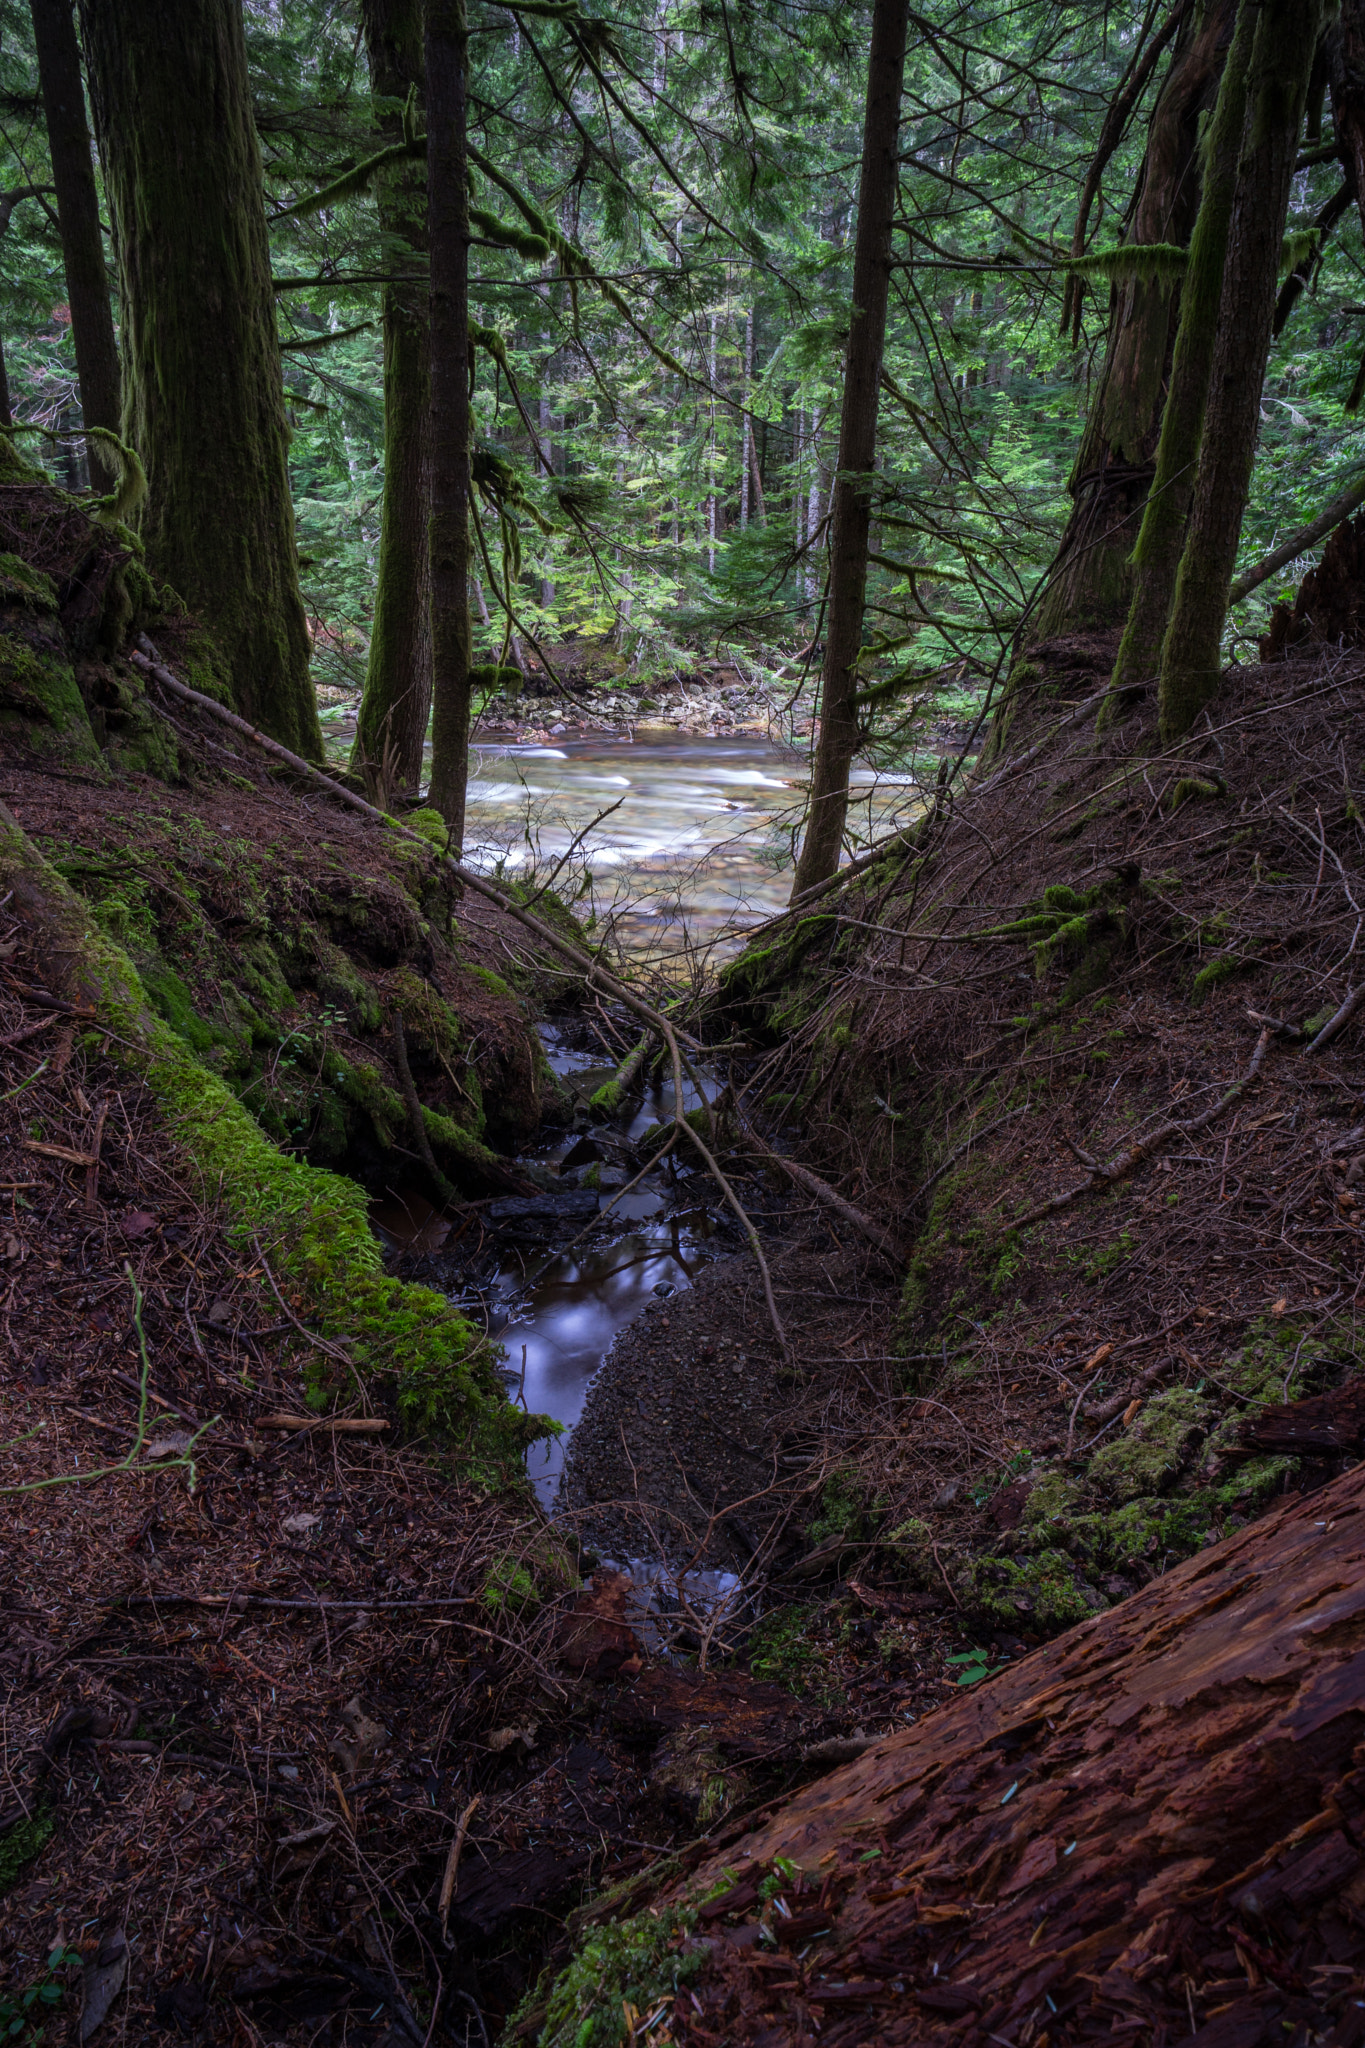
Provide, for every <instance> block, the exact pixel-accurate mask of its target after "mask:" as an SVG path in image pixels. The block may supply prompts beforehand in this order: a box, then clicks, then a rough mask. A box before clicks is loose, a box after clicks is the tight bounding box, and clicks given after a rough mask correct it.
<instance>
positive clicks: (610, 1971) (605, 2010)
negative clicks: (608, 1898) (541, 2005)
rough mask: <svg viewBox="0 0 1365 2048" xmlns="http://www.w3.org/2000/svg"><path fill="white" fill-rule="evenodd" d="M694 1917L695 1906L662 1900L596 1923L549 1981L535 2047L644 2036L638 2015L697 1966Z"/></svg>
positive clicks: (595, 2044)
mask: <svg viewBox="0 0 1365 2048" xmlns="http://www.w3.org/2000/svg"><path fill="white" fill-rule="evenodd" d="M696 1924H697V1909H696V1907H695V1906H666V1907H664V1908H663V1909H662V1910H660V1911H653V1910H650V1911H646V1912H643V1913H639V1914H636V1915H635V1916H634V1918H632V1919H629V1920H622V1921H620V1922H610V1923H608V1924H607V1925H605V1926H597V1927H593V1928H592V1929H591V1930H590V1931H589V1933H588V1934H586V1935H585V1937H584V1938H583V1940H582V1941H581V1942H580V1944H579V1946H578V1949H577V1951H576V1952H575V1955H574V1958H573V1961H572V1962H571V1963H569V1965H568V1966H567V1968H565V1969H564V1970H562V1971H561V1972H560V1974H559V1975H558V1977H557V1978H556V1979H555V1981H554V1983H553V1985H552V1986H551V1989H550V1994H549V1998H548V2000H547V2002H546V2005H545V2017H544V2021H543V2024H542V2026H541V2030H540V2033H539V2035H538V2036H537V2039H538V2042H539V2044H540V2048H617V2044H618V2043H621V2042H626V2041H637V2040H639V2039H641V2038H642V2036H641V2033H640V2031H639V2028H640V2023H641V2022H642V2021H644V2020H647V2019H648V2018H649V2017H650V2016H651V2014H652V2013H653V2011H654V2008H655V2007H656V2006H657V2005H658V2003H659V2001H660V1999H662V1998H664V1997H672V1996H674V1995H676V1993H677V1991H678V1990H679V1988H680V1987H681V1986H682V1985H685V1984H686V1983H688V1981H689V1980H690V1979H691V1978H692V1977H694V1976H696V1975H697V1973H698V1972H699V1970H700V1969H701V1965H702V1962H703V1960H704V1958H705V1951H704V1950H703V1949H702V1948H701V1947H700V1946H699V1945H698V1946H696V1947H689V1946H688V1937H689V1936H690V1935H691V1934H692V1931H693V1929H694V1928H695V1927H696ZM535 2003H536V2001H535V1999H534V1997H532V1998H528V1999H527V2000H526V2002H525V2005H524V2006H523V2008H522V2010H521V2012H520V2013H518V2014H514V2015H513V2019H512V2021H511V2022H509V2029H508V2033H509V2038H511V2036H512V2035H513V2034H515V2033H517V2032H519V2031H520V2030H521V2028H522V2027H523V2026H524V2025H525V2023H526V2020H527V2018H528V2016H529V2011H530V2009H531V2008H532V2007H533V2005H534V2004H535Z"/></svg>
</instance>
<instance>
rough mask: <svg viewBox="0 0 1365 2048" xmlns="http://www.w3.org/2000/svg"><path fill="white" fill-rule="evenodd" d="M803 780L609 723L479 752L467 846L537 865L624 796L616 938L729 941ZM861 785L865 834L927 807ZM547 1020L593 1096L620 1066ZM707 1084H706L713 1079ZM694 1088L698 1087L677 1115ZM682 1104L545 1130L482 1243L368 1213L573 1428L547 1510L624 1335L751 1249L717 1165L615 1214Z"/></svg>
mask: <svg viewBox="0 0 1365 2048" xmlns="http://www.w3.org/2000/svg"><path fill="white" fill-rule="evenodd" d="M929 765H930V768H931V769H932V765H933V764H932V763H930V764H929ZM922 772H923V771H922ZM804 774H805V763H804V761H803V760H802V758H801V757H800V756H798V755H795V754H793V753H791V752H789V751H785V750H782V749H779V748H778V747H776V746H774V745H771V744H769V743H767V742H765V741H764V740H762V739H759V738H757V737H752V736H750V737H736V738H721V737H716V738H710V737H705V736H697V735H684V734H668V733H656V734H650V735H647V736H646V735H640V734H637V736H636V737H635V739H634V740H633V741H632V740H631V739H629V738H628V737H626V736H624V735H623V736H621V737H619V738H618V737H616V736H614V735H601V736H594V737H592V738H591V739H575V740H566V741H565V742H564V743H563V744H557V745H551V746H505V747H496V748H495V747H492V746H487V747H482V748H479V749H476V750H475V753H474V756H473V758H472V759H471V779H470V784H469V803H468V813H467V834H468V836H467V842H466V857H467V858H469V859H471V860H473V861H474V862H476V863H477V864H478V865H480V866H483V867H484V868H486V869H487V868H497V867H498V866H499V865H501V867H502V868H503V870H504V871H509V870H511V871H515V870H516V869H517V868H525V867H526V866H528V865H529V866H534V867H535V868H536V869H537V870H538V871H541V872H543V871H544V869H545V867H546V866H547V865H548V864H549V863H551V862H553V861H554V860H555V859H557V858H559V856H561V855H562V854H564V853H565V852H566V851H567V850H568V849H569V848H570V847H571V846H572V844H573V842H574V839H575V835H576V834H579V833H581V832H582V831H583V829H584V828H585V827H586V826H588V825H589V824H590V822H591V821H592V819H593V818H594V817H596V815H597V814H598V813H599V812H600V811H601V810H603V809H604V808H605V806H606V805H607V804H609V803H619V808H618V809H616V810H615V811H614V812H613V814H612V816H611V817H610V818H609V819H608V820H606V821H605V822H604V824H603V825H602V826H601V827H599V828H597V829H596V830H594V831H593V832H592V833H591V835H590V837H589V838H588V840H587V841H586V864H587V867H588V868H589V869H590V871H591V877H592V879H591V883H590V885H589V886H590V887H591V890H592V896H593V903H594V907H595V908H596V909H597V911H598V913H599V915H600V914H602V913H603V912H604V911H606V910H607V909H609V908H611V907H612V906H613V905H614V906H615V908H616V914H617V917H618V925H617V929H618V932H619V933H620V935H621V937H622V939H623V941H624V943H625V944H626V946H627V947H628V948H630V949H632V950H635V951H637V952H656V951H659V950H669V949H671V948H677V947H679V946H681V945H683V944H687V943H691V944H694V945H696V944H701V945H706V946H709V947H710V948H711V949H712V950H713V952H716V953H724V952H726V951H729V950H732V949H734V948H736V947H738V945H739V944H740V943H742V934H743V931H744V930H745V929H746V928H747V927H749V926H751V925H753V924H755V923H757V922H758V921H759V920H760V919H761V918H763V917H765V916H767V915H770V914H771V913H772V912H773V911H774V910H776V909H778V908H780V906H781V905H782V903H783V902H784V901H785V900H786V896H787V893H788V890H789V889H790V886H791V885H790V870H789V868H787V867H786V866H785V863H783V862H782V861H781V859H780V856H781V854H782V852H783V845H784V842H783V835H782V833H781V824H782V820H783V818H784V816H787V817H790V816H793V815H795V813H796V810H797V807H798V806H799V802H800V790H799V783H800V781H801V779H802V778H803V777H804ZM858 797H859V803H860V807H861V818H862V822H863V824H864V827H865V829H868V830H873V831H877V832H885V831H887V830H889V829H891V827H892V825H893V824H894V823H895V822H898V821H899V820H901V819H903V818H905V817H908V816H912V815H913V814H914V811H915V809H917V808H918V805H919V802H920V798H919V794H918V787H917V782H916V778H914V777H912V776H910V775H908V774H907V775H890V776H887V775H883V776H874V775H873V774H872V772H871V771H870V770H869V771H860V772H859V781H858ZM855 815H858V813H856V812H855ZM541 1030H542V1038H543V1040H544V1042H545V1047H546V1052H547V1055H548V1057H549V1060H550V1063H551V1065H552V1066H553V1067H554V1068H555V1070H556V1072H558V1073H559V1074H560V1075H561V1076H562V1077H563V1078H564V1079H565V1080H566V1081H567V1082H568V1084H569V1086H570V1088H571V1090H572V1091H573V1092H574V1094H575V1095H576V1096H577V1097H578V1098H579V1100H580V1102H581V1103H582V1104H584V1105H586V1102H587V1098H588V1096H589V1095H591V1093H592V1092H593V1090H594V1089H595V1088H597V1087H598V1086H599V1085H600V1083H601V1082H602V1081H603V1080H605V1079H607V1078H608V1077H609V1075H610V1073H611V1071H612V1069H611V1067H610V1066H606V1065H603V1064H602V1055H601V1054H600V1052H590V1051H584V1050H581V1049H578V1048H576V1046H575V1044H574V1043H573V1042H572V1038H571V1035H567V1034H566V1032H565V1031H562V1030H560V1029H559V1028H558V1027H556V1026H554V1025H545V1026H542V1027H541ZM701 1078H702V1086H703V1087H704V1088H707V1087H709V1077H708V1076H707V1075H706V1073H705V1072H704V1071H703V1073H702V1076H701ZM695 1100H696V1097H695V1095H693V1094H692V1093H691V1091H690V1089H689V1091H688V1094H687V1096H686V1099H685V1101H684V1104H683V1107H684V1109H690V1108H692V1107H693V1106H694V1104H695ZM671 1114H672V1087H671V1083H670V1084H668V1085H665V1086H662V1087H659V1086H655V1087H653V1088H651V1089H650V1090H649V1091H648V1092H647V1093H646V1096H645V1098H644V1100H643V1102H641V1103H640V1104H639V1105H638V1107H636V1108H635V1110H634V1111H633V1112H632V1113H631V1115H630V1116H629V1117H628V1119H627V1120H626V1121H625V1122H624V1123H623V1124H621V1125H620V1126H619V1127H617V1128H615V1129H613V1130H606V1131H604V1130H602V1129H601V1127H593V1128H592V1129H591V1130H590V1131H584V1130H583V1129H582V1128H581V1126H582V1124H583V1123H584V1122H585V1119H584V1118H579V1119H577V1122H578V1123H579V1125H580V1128H579V1129H571V1130H562V1131H559V1132H547V1133H546V1136H545V1140H544V1142H543V1143H542V1144H540V1145H539V1146H537V1147H534V1148H533V1149H532V1150H531V1151H530V1152H528V1153H526V1154H524V1155H523V1157H524V1158H525V1159H528V1160H534V1161H536V1162H537V1163H538V1164H540V1165H541V1166H542V1167H544V1168H547V1169H549V1171H550V1173H552V1174H554V1175H555V1180H554V1182H553V1184H552V1186H553V1192H548V1191H547V1192H546V1194H545V1195H544V1196H543V1197H541V1198H539V1199H537V1200H506V1201H497V1202H493V1203H491V1204H488V1205H485V1207H484V1208H483V1211H482V1228H481V1233H480V1235H479V1237H478V1241H477V1243H472V1242H471V1240H470V1239H469V1236H468V1232H467V1230H466V1229H465V1228H464V1227H463V1226H462V1227H461V1229H460V1230H459V1231H458V1232H457V1231H456V1230H455V1229H454V1227H453V1226H452V1225H451V1224H450V1223H449V1222H448V1221H446V1220H445V1219H443V1218H440V1217H438V1216H436V1215H435V1214H434V1212H433V1211H432V1210H431V1208H430V1206H429V1205H428V1204H426V1203H424V1202H422V1201H421V1200H420V1198H417V1199H413V1200H410V1201H409V1202H407V1203H406V1204H396V1203H387V1204H384V1205H381V1206H379V1207H377V1208H376V1209H375V1211H374V1212H373V1215H374V1221H375V1224H376V1227H377V1228H378V1229H379V1230H380V1231H381V1233H382V1234H383V1235H384V1236H385V1237H386V1238H387V1239H388V1241H389V1242H390V1244H392V1245H394V1246H395V1247H399V1246H405V1247H407V1248H410V1249H414V1250H420V1251H423V1252H426V1253H429V1254H430V1255H432V1257H433V1259H434V1262H435V1268H434V1272H433V1275H432V1277H433V1279H434V1281H435V1284H437V1285H440V1286H442V1287H443V1288H444V1289H445V1290H446V1291H447V1292H448V1293H449V1294H450V1296H451V1298H452V1299H453V1300H455V1301H457V1302H458V1303H459V1304H460V1306H461V1307H463V1308H464V1309H465V1310H466V1311H467V1312H468V1313H469V1314H470V1315H471V1317H473V1318H474V1319H476V1320H479V1321H481V1322H483V1323H485V1325H486V1326H487V1327H488V1328H489V1329H490V1331H491V1332H492V1333H493V1334H494V1335H496V1336H498V1337H499V1338H500V1340H501V1342H502V1343H503V1345H504V1346H505V1349H506V1353H507V1366H508V1379H509V1389H510V1391H511V1393H512V1395H513V1397H514V1398H515V1399H518V1400H520V1401H522V1402H524V1404H525V1406H526V1408H527V1409H528V1410H529V1411H530V1412H531V1413H533V1414H535V1413H539V1414H542V1415H549V1416H552V1417H553V1418H554V1419H555V1420H556V1421H557V1422H560V1423H562V1424H563V1425H564V1434H563V1435H562V1436H561V1437H559V1438H558V1439H557V1440H555V1441H552V1442H550V1443H548V1444H545V1443H542V1444H536V1445H534V1446H533V1447H532V1449H531V1451H530V1453H529V1454H528V1458H527V1465H528V1470H529V1472H530V1476H531V1478H532V1480H533V1482H534V1484H535V1486H536V1488H537V1491H538V1492H539V1493H540V1495H541V1498H542V1500H543V1502H544V1504H545V1506H546V1507H547V1508H550V1507H552V1506H553V1504H554V1500H555V1496H556V1493H557V1490H558V1485H559V1478H560V1474H561V1472H562V1470H563V1466H564V1453H565V1450H566V1448H567V1444H568V1439H569V1436H570V1434H571V1433H572V1430H573V1427H574V1425H575V1423H576V1422H577V1421H578V1419H579V1417H580V1415H581V1414H582V1412H583V1407H584V1403H585V1401H586V1399H587V1394H588V1388H589V1385H590V1383H591V1381H592V1378H593V1375H594V1374H595V1373H596V1371H597V1369H598V1367H599V1366H600V1364H601V1362H602V1360H603V1358H604V1356H605V1355H606V1353H607V1351H608V1350H609V1348H610V1346H611V1343H612V1341H613V1339H614V1338H615V1336H616V1334H617V1332H618V1331H619V1330H621V1329H623V1328H624V1327H625V1325H626V1324H627V1323H630V1322H632V1321H633V1320H634V1318H635V1317H636V1316H637V1315H638V1314H639V1313H640V1312H641V1310H642V1309H643V1308H644V1307H645V1305H646V1304H647V1303H648V1302H649V1301H650V1300H651V1299H652V1298H654V1297H656V1296H658V1295H660V1294H667V1293H672V1292H675V1291H676V1290H679V1289H682V1288H686V1287H688V1286H690V1285H691V1283H692V1280H693V1278H694V1276H695V1274H696V1273H697V1271H698V1270H699V1268H700V1267H701V1265H702V1264H704V1263H705V1261H706V1260H707V1259H708V1258H713V1257H715V1256H717V1255H718V1254H719V1253H722V1252H728V1251H730V1250H732V1249H734V1248H735V1247H736V1245H737V1243H738V1242H739V1239H738V1236H737V1233H736V1230H735V1226H734V1223H733V1219H732V1218H731V1217H730V1216H729V1215H728V1214H727V1213H726V1212H725V1211H724V1210H722V1209H721V1208H719V1207H718V1206H717V1195H716V1190H715V1188H714V1187H713V1185H712V1184H711V1182H710V1180H709V1179H708V1178H707V1176H706V1175H705V1174H704V1173H700V1172H690V1171H685V1170H679V1169H677V1168H675V1166H674V1165H673V1164H672V1163H666V1164H665V1165H664V1166H662V1167H660V1168H658V1169H656V1170H654V1171H652V1172H651V1173H650V1174H648V1175H647V1176H646V1178H645V1179H644V1180H642V1181H641V1183H640V1185H639V1187H638V1188H636V1189H635V1190H634V1191H633V1192H632V1193H631V1194H629V1195H627V1196H625V1197H624V1199H622V1200H621V1201H619V1202H617V1203H616V1204H615V1205H614V1206H612V1207H611V1208H610V1209H607V1208H606V1204H607V1202H608V1199H609V1197H610V1195H611V1193H612V1191H613V1190H614V1189H616V1188H619V1187H621V1186H623V1185H624V1184H625V1182H626V1181H628V1180H629V1179H631V1178H632V1177H633V1175H634V1173H635V1171H636V1165H635V1159H634V1156H633V1150H632V1148H633V1146H634V1144H635V1142H636V1140H638V1139H639V1138H640V1137H641V1136H642V1135H643V1133H644V1132H645V1131H646V1130H647V1129H648V1127H649V1126H650V1125H651V1124H653V1123H656V1122H658V1121H660V1120H661V1119H662V1118H663V1117H665V1116H671Z"/></svg>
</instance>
